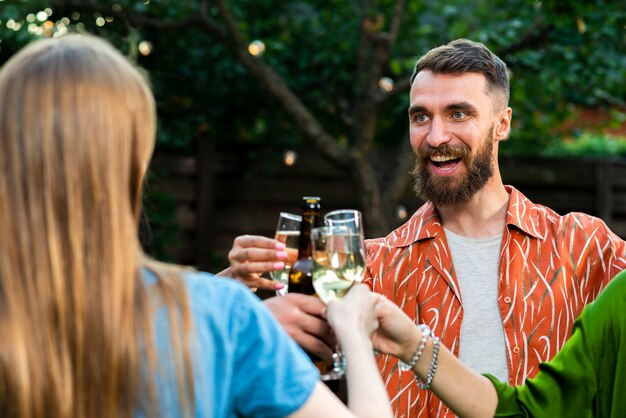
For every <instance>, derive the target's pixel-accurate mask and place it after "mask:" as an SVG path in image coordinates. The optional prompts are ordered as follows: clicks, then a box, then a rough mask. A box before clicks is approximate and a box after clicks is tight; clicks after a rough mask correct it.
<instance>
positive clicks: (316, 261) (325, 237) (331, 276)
mask: <svg viewBox="0 0 626 418" xmlns="http://www.w3.org/2000/svg"><path fill="white" fill-rule="evenodd" d="M358 215H359V216H358V218H357V215H356V214H353V216H352V218H351V219H352V220H351V221H350V220H349V218H346V219H344V220H343V221H342V222H340V223H334V224H332V223H328V224H327V226H323V227H321V228H315V229H313V231H312V233H311V239H312V241H313V287H314V288H315V292H316V293H317V295H318V296H319V298H320V299H321V300H322V301H323V302H325V303H328V302H329V301H331V300H334V299H340V298H342V297H343V296H344V295H345V294H346V293H347V292H348V290H349V289H350V287H351V286H352V284H354V283H355V282H360V281H362V280H363V276H364V275H365V251H364V246H363V231H362V226H361V218H360V213H358ZM344 376H345V359H344V356H343V354H342V353H341V351H338V350H335V353H333V368H332V370H331V371H330V372H328V373H326V374H324V375H322V376H321V379H322V380H334V379H341V378H343V377H344Z"/></svg>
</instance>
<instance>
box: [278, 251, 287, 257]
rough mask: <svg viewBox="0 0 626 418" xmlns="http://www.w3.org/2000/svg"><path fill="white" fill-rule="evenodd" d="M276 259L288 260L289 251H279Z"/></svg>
mask: <svg viewBox="0 0 626 418" xmlns="http://www.w3.org/2000/svg"><path fill="white" fill-rule="evenodd" d="M276 258H287V251H279V252H277V253H276Z"/></svg>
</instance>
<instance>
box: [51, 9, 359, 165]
mask: <svg viewBox="0 0 626 418" xmlns="http://www.w3.org/2000/svg"><path fill="white" fill-rule="evenodd" d="M215 4H216V7H217V8H218V10H219V11H220V15H221V16H222V18H223V19H224V25H225V27H222V26H220V25H219V24H218V23H217V22H215V21H214V20H213V19H211V18H210V17H209V16H207V14H206V3H205V2H201V3H200V10H199V12H198V14H197V15H194V16H188V17H185V18H183V19H180V20H175V21H171V20H162V19H153V18H150V17H146V16H143V15H140V14H137V13H133V12H131V11H127V10H124V9H121V8H117V9H116V10H114V9H113V7H112V6H102V5H98V4H92V3H87V2H78V1H65V0H53V1H52V5H53V6H54V7H58V8H66V9H71V10H74V11H81V12H99V13H101V14H103V15H106V16H113V17H115V18H118V19H120V20H122V21H124V22H126V23H127V24H128V25H130V26H133V27H151V28H156V29H163V30H173V29H187V28H192V27H198V28H201V29H204V30H206V31H207V32H209V33H210V34H211V35H212V36H213V37H215V38H216V39H217V40H218V41H220V42H221V43H222V44H224V46H226V48H227V50H228V51H229V52H230V53H231V55H233V56H234V57H235V58H237V59H239V60H240V62H241V63H242V64H244V65H245V66H246V68H247V69H248V71H249V72H250V74H251V75H252V76H253V77H255V78H256V79H257V80H258V81H259V82H260V83H261V84H262V85H263V87H265V88H266V90H267V91H268V92H269V93H270V94H271V95H272V97H274V99H275V100H276V101H277V102H278V103H279V104H280V106H281V107H282V108H283V110H285V112H286V113H287V114H288V115H289V116H290V117H291V118H292V119H293V120H294V121H295V123H296V124H297V126H298V127H299V128H300V129H301V130H302V132H303V133H304V136H305V137H306V138H308V139H309V140H310V141H312V142H313V143H314V144H315V145H316V146H317V147H318V148H319V149H320V151H322V152H323V153H324V154H325V155H326V156H328V157H329V158H330V159H331V160H332V161H334V162H335V163H336V164H338V165H339V166H342V167H345V166H347V165H348V155H347V152H346V150H345V149H344V148H342V147H341V146H340V145H339V144H338V143H337V142H336V141H335V140H334V139H333V138H332V137H331V136H330V135H329V134H328V133H327V132H326V131H325V129H324V128H323V126H322V125H321V124H320V123H319V122H318V121H317V119H316V118H315V116H314V115H313V114H312V113H311V112H310V111H309V110H308V109H307V108H306V106H305V105H304V104H303V103H302V101H301V100H300V99H299V98H298V96H296V95H295V94H294V93H293V91H292V90H291V89H290V88H289V87H288V86H287V84H286V82H285V80H284V79H283V78H282V77H281V76H280V75H278V74H277V73H276V72H275V71H274V70H273V69H272V68H271V67H270V66H268V65H267V64H265V62H263V60H261V59H260V58H258V57H255V56H253V55H251V54H250V53H248V49H247V45H246V44H245V41H244V38H243V36H242V34H241V32H240V31H239V29H238V27H237V24H236V22H235V20H234V19H233V16H232V13H230V10H229V9H228V7H227V6H226V5H225V4H224V2H223V1H222V0H215Z"/></svg>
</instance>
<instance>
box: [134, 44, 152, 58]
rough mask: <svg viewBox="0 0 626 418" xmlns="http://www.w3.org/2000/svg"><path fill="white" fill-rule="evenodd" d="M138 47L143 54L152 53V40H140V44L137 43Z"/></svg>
mask: <svg viewBox="0 0 626 418" xmlns="http://www.w3.org/2000/svg"><path fill="white" fill-rule="evenodd" d="M137 49H138V50H139V53H140V54H141V55H150V53H151V52H152V42H150V41H141V42H139V45H137Z"/></svg>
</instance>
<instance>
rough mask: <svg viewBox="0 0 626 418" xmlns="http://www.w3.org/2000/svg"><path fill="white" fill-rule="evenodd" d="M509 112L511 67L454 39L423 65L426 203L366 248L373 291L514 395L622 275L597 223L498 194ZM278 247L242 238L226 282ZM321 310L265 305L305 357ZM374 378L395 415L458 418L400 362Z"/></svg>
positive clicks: (612, 243) (420, 182)
mask: <svg viewBox="0 0 626 418" xmlns="http://www.w3.org/2000/svg"><path fill="white" fill-rule="evenodd" d="M508 101H509V78H508V73H507V68H506V65H505V64H504V62H503V61H502V60H500V58H498V57H497V56H495V55H494V54H493V53H491V51H489V49H487V48H486V47H485V46H484V45H482V44H480V43H476V42H472V41H468V40H464V39H460V40H456V41H453V42H451V43H449V44H447V45H443V46H440V47H437V48H435V49H433V50H431V51H429V52H428V53H427V54H426V55H425V56H423V57H422V58H421V59H420V60H419V61H418V63H417V65H416V67H415V70H414V72H413V76H412V78H411V93H410V105H409V127H410V140H411V145H412V148H413V151H414V152H415V155H416V156H417V160H416V165H415V170H414V171H413V173H412V176H413V178H414V181H415V190H416V192H417V194H418V196H420V197H421V198H422V199H423V200H425V201H426V203H425V204H424V205H423V206H422V207H421V208H419V209H418V210H417V211H416V212H415V214H414V215H413V216H412V217H411V219H410V220H409V221H408V222H406V223H405V224H404V225H402V226H400V227H399V228H398V229H396V230H395V231H393V232H392V233H390V234H389V235H387V236H386V237H384V238H378V239H372V240H367V241H366V249H367V256H368V257H367V259H368V269H367V276H366V282H367V283H368V284H369V285H370V286H371V287H372V289H373V290H374V291H375V292H378V293H381V294H383V295H385V296H386V297H387V298H388V299H390V300H392V301H393V302H395V303H396V304H397V305H398V306H400V307H401V308H402V309H403V310H404V312H405V313H406V314H407V315H409V316H410V317H411V318H414V319H415V322H416V324H426V325H428V326H429V327H430V328H431V329H432V330H433V331H434V333H435V335H437V336H438V337H440V339H441V343H442V344H444V345H446V346H447V347H448V348H449V349H450V350H451V351H452V352H453V353H454V354H455V355H457V356H458V357H459V358H460V359H461V360H462V361H463V362H464V363H466V364H467V365H468V366H470V367H471V368H472V369H474V370H475V371H477V372H480V373H491V374H493V375H495V376H496V377H498V378H499V379H500V380H504V381H508V382H509V383H510V384H512V385H519V384H521V383H522V382H523V381H524V380H525V379H526V378H528V377H532V376H534V375H535V374H536V373H537V371H538V367H539V363H540V362H542V361H547V360H550V359H551V358H552V357H553V356H554V355H555V354H556V352H557V351H558V350H559V349H560V348H561V347H562V346H563V343H564V342H565V341H566V340H567V338H569V335H570V332H571V328H572V325H573V322H574V319H575V318H576V317H577V316H578V315H579V314H580V312H581V310H582V308H583V307H584V305H585V304H587V303H589V302H590V301H592V300H593V299H594V298H595V297H596V296H597V295H598V294H599V293H600V291H601V290H602V289H603V288H604V286H605V285H606V284H607V283H608V282H609V280H610V279H611V278H612V277H613V276H614V275H615V274H616V273H617V272H619V271H621V270H622V269H623V268H624V267H625V266H626V244H625V243H624V241H622V240H621V239H620V238H619V237H617V236H616V235H615V234H614V233H612V232H611V231H610V230H609V229H608V227H607V226H606V224H605V223H604V222H602V221H601V220H600V219H598V218H594V217H592V216H589V215H585V214H582V213H569V214H567V215H564V216H560V215H558V214H557V213H556V212H554V211H553V210H551V209H549V208H547V207H545V206H541V205H538V204H534V203H532V202H531V201H529V200H528V199H527V198H526V197H525V196H524V195H523V194H522V193H520V192H519V191H518V190H516V189H515V188H513V187H511V186H505V185H504V184H503V182H502V178H501V175H500V171H499V167H498V145H499V143H500V141H503V140H505V139H506V138H507V137H508V135H509V131H510V128H511V117H512V109H511V108H510V107H509V106H508ZM275 244H276V242H275V241H273V240H269V239H265V240H264V239H261V238H259V237H249V236H248V237H239V238H238V239H237V240H235V245H234V247H233V249H232V250H231V253H230V257H229V259H230V261H231V271H230V274H233V275H235V276H237V277H239V278H240V279H242V280H244V281H247V280H253V279H255V280H256V279H258V278H255V277H254V272H255V271H256V272H259V271H264V270H265V269H272V267H271V266H272V262H275V261H276V260H278V259H279V257H275V256H273V255H272V256H270V255H271V254H275V253H276V252H275V251H274V252H272V251H271V250H269V249H270V248H273V247H272V246H274V245H275ZM254 247H256V249H257V250H255V251H253V250H252V248H254ZM262 248H265V251H263V250H261V249H262ZM278 253H280V251H278ZM264 263H265V264H264ZM254 284H255V285H259V284H260V283H259V282H258V280H257V281H255V282H254ZM261 285H263V284H261ZM313 299H314V298H304V297H302V295H297V299H294V300H293V301H290V300H284V299H283V300H280V298H272V299H270V300H268V301H267V302H266V304H267V305H268V307H269V308H270V309H272V310H273V311H274V312H275V313H276V315H277V317H278V318H279V321H281V322H282V323H283V324H285V327H286V328H287V330H288V332H289V333H290V334H291V335H292V337H294V339H296V341H298V342H299V343H300V344H301V345H302V346H303V347H304V348H305V349H308V350H309V351H313V352H317V353H321V354H325V353H326V355H328V354H327V352H329V351H330V350H329V349H328V348H325V347H324V346H323V344H322V342H323V341H325V340H326V341H327V340H328V338H327V336H326V334H325V333H326V330H324V328H323V326H322V325H321V324H320V323H317V322H315V320H319V315H318V313H319V312H321V311H322V310H323V306H322V305H321V303H319V305H316V303H318V302H316V301H314V300H313ZM305 301H306V309H304V308H300V307H299V306H304V302H305ZM287 306H290V308H291V309H290V310H288V309H287ZM316 307H317V308H316ZM316 309H317V310H316ZM288 311H289V314H288V315H287V314H285V313H286V312H288ZM304 324H306V326H305V325H304ZM304 336H306V339H305V338H304ZM312 336H315V337H316V338H315V339H314V341H313V340H311V337H312ZM313 343H314V344H313ZM322 349H323V350H322ZM417 349H418V347H416V351H417ZM379 366H380V370H381V372H382V374H383V379H384V381H385V382H386V385H387V390H388V392H389V396H390V399H391V402H392V406H393V408H394V411H395V414H396V417H399V418H405V417H435V416H436V417H447V416H454V415H453V414H452V413H451V412H450V411H449V410H448V409H447V408H446V407H445V405H444V404H442V403H441V402H440V401H439V400H438V399H437V398H436V397H435V396H434V395H433V394H432V393H430V392H429V391H427V390H423V389H420V388H419V387H418V385H417V382H416V380H415V377H414V376H413V374H412V373H411V372H408V371H407V372H403V371H402V370H401V368H400V367H398V364H397V361H396V360H395V359H394V358H392V357H386V356H382V357H381V359H380V360H379Z"/></svg>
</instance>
